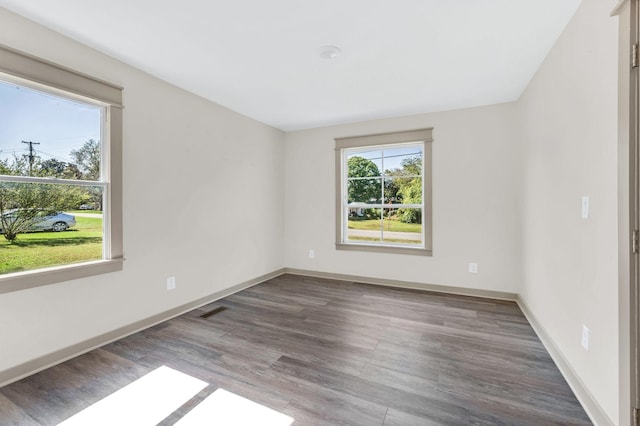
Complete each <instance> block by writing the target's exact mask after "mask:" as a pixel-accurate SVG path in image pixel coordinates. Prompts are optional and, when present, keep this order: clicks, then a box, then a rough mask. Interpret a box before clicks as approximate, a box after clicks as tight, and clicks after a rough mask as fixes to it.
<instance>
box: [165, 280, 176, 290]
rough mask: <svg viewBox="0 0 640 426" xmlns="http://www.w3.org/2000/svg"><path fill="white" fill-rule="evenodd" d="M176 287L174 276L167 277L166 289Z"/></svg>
mask: <svg viewBox="0 0 640 426" xmlns="http://www.w3.org/2000/svg"><path fill="white" fill-rule="evenodd" d="M175 289H176V277H169V278H167V291H168V290H175Z"/></svg>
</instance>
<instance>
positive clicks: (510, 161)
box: [285, 104, 520, 293]
mask: <svg viewBox="0 0 640 426" xmlns="http://www.w3.org/2000/svg"><path fill="white" fill-rule="evenodd" d="M515 117H516V116H515V106H514V105H513V104H502V105H494V106H489V107H482V108H473V109H465V110H458V111H450V112H443V113H433V114H422V115H415V116H409V117H404V118H394V119H388V120H376V121H370V122H362V123H355V124H348V125H341V126H335V127H324V128H320V129H313V130H307V131H299V132H292V133H287V135H286V148H285V156H286V157H285V166H286V183H285V194H286V195H285V205H286V207H285V217H286V220H285V223H286V225H285V264H286V265H287V266H288V267H292V268H298V269H307V270H314V271H321V272H328V273H339V274H350V275H359V276H365V277H376V278H386V279H394V280H402V281H412V282H416V283H425V284H438V285H451V286H457V287H466V288H469V289H483V290H494V291H503V292H511V293H515V292H517V290H518V281H519V279H520V254H519V251H520V246H519V243H518V241H519V232H520V231H519V217H518V216H519V213H518V207H519V202H518V200H519V189H520V187H519V184H520V182H519V180H518V179H516V178H515V177H516V176H517V175H518V170H519V158H520V151H519V149H520V148H519V147H520V145H519V144H518V143H517V142H518V139H517V138H518V135H517V132H516V125H515V121H516V120H515ZM423 127H434V131H433V137H434V142H433V256H432V257H423V256H412V255H397V254H377V253H361V252H349V251H337V250H336V249H335V242H336V241H335V196H334V190H335V165H334V161H335V160H334V141H333V138H336V137H343V136H354V135H366V134H372V133H382V132H391V131H400V130H410V129H416V128H423ZM309 249H314V250H315V258H314V259H309V258H308V256H307V253H308V250H309ZM469 262H477V263H478V265H479V273H478V274H470V273H469V272H468V263H469Z"/></svg>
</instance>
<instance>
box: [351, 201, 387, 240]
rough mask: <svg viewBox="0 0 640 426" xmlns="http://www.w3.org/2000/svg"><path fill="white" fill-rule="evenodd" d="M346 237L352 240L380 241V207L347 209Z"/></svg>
mask: <svg viewBox="0 0 640 426" xmlns="http://www.w3.org/2000/svg"><path fill="white" fill-rule="evenodd" d="M347 217H348V224H347V225H348V226H347V235H346V239H347V240H349V241H352V242H361V243H366V242H375V243H380V242H382V232H381V229H382V209H367V208H359V209H353V208H350V209H348V215H347Z"/></svg>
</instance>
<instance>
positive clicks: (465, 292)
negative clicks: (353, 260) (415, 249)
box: [284, 268, 516, 302]
mask: <svg viewBox="0 0 640 426" xmlns="http://www.w3.org/2000/svg"><path fill="white" fill-rule="evenodd" d="M284 272H285V273H286V274H292V275H303V276H307V277H316V278H327V279H330V280H339V281H353V282H358V283H364V284H375V285H382V286H386V287H400V288H408V289H413V290H423V291H433V292H437V293H447V294H457V295H461V296H473V297H483V298H486V299H500V300H509V301H512V302H513V301H515V300H516V294H515V293H508V292H503V291H493V290H478V289H474V288H465V287H453V286H447V285H438V284H424V283H417V282H412V281H399V280H389V279H383V278H373V277H363V276H359V275H347V274H334V273H331V272H320V271H311V270H307V269H295V268H284Z"/></svg>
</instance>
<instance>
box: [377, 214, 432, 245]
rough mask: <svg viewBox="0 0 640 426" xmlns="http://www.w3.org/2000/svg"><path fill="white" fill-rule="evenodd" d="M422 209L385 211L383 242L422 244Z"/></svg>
mask: <svg viewBox="0 0 640 426" xmlns="http://www.w3.org/2000/svg"><path fill="white" fill-rule="evenodd" d="M422 235H423V233H422V209H384V217H383V220H382V241H383V242H385V243H391V244H401V245H404V244H422Z"/></svg>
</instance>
